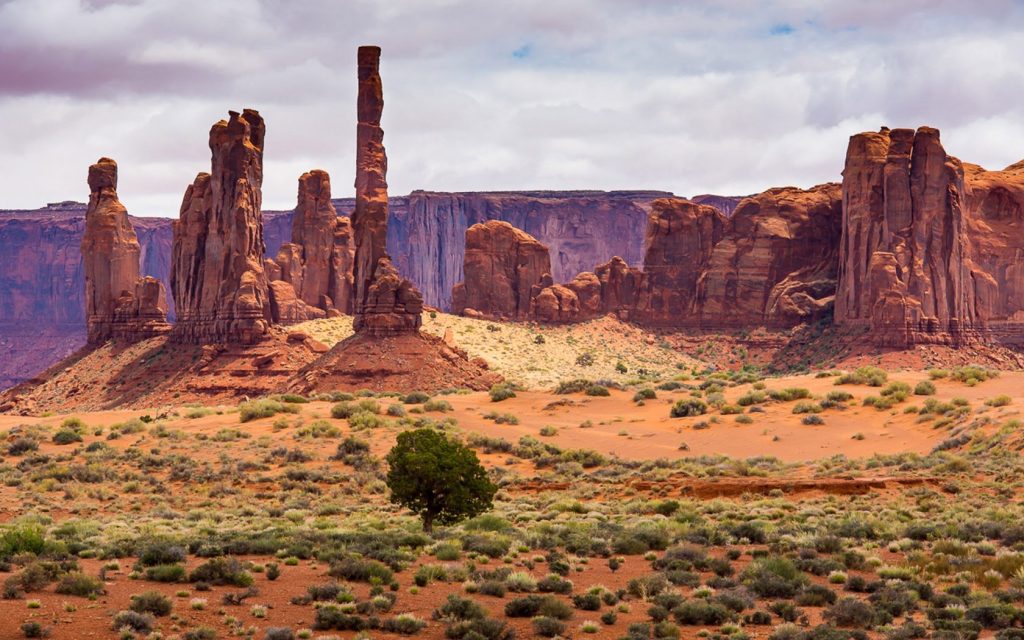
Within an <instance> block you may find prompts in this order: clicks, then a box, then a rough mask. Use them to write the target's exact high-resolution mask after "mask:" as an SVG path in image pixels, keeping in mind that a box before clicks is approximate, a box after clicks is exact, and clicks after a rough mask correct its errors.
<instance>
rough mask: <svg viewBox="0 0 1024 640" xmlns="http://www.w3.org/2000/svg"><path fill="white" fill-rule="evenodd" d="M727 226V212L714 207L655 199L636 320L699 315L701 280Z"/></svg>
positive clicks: (677, 321) (680, 321)
mask: <svg viewBox="0 0 1024 640" xmlns="http://www.w3.org/2000/svg"><path fill="white" fill-rule="evenodd" d="M725 226H726V218H725V216H723V215H722V213H721V212H719V211H718V210H717V209H715V208H714V207H710V206H707V205H700V204H696V203H693V202H690V201H688V200H681V199H668V198H665V199H661V200H656V201H655V202H654V206H653V208H652V211H651V214H650V217H649V218H648V222H647V237H646V241H645V245H646V247H647V253H646V255H645V256H644V266H643V272H644V276H643V285H642V287H641V291H640V295H639V299H638V302H637V317H636V319H637V320H640V321H642V322H644V323H646V324H650V325H661V326H686V325H689V324H692V323H693V321H694V319H695V318H697V317H699V313H698V305H697V301H698V299H697V283H698V281H699V280H700V279H701V276H702V275H703V273H704V271H705V269H706V268H707V266H708V263H709V262H710V260H711V255H712V252H713V251H714V248H715V245H716V244H718V242H719V241H720V240H721V239H722V235H723V233H724V232H725Z"/></svg>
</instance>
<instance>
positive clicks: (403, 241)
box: [388, 191, 672, 309]
mask: <svg viewBox="0 0 1024 640" xmlns="http://www.w3.org/2000/svg"><path fill="white" fill-rule="evenodd" d="M671 195H672V194H670V193H666V192H660V191H608V192H605V191H531V192H525V191H524V192H479V193H438V192H432V191H414V192H413V193H411V194H409V196H408V197H406V198H395V199H392V209H391V220H390V223H389V225H388V249H389V252H390V253H391V257H392V259H393V260H394V263H395V266H397V267H398V270H399V271H400V272H401V273H402V274H404V275H405V276H406V277H408V278H409V279H410V280H412V281H413V282H415V283H416V285H417V286H418V287H419V288H420V290H421V291H423V297H424V300H425V302H426V303H427V304H430V305H433V306H436V307H438V308H441V309H450V308H451V291H452V287H453V286H454V285H455V284H456V283H458V282H462V280H463V279H464V276H463V271H462V267H463V258H464V256H465V253H464V250H463V246H464V238H465V234H466V229H468V228H469V227H471V226H473V225H474V224H477V223H480V222H486V221H488V220H502V221H504V222H508V223H509V224H511V225H512V226H513V227H515V228H517V229H521V230H522V231H525V232H526V233H528V234H530V235H531V236H533V237H534V238H536V239H537V240H538V241H539V242H541V243H543V244H544V245H546V246H547V247H548V248H549V250H550V252H551V275H552V277H553V278H554V279H555V281H558V282H563V281H566V280H569V279H571V278H572V277H573V276H575V275H576V274H577V273H580V272H581V271H587V270H590V269H593V267H594V265H596V264H598V263H601V262H604V261H606V260H608V259H610V258H611V257H612V256H620V257H622V258H623V259H624V260H626V262H628V263H629V264H631V265H634V266H638V265H640V263H641V262H642V261H643V257H644V229H645V227H646V221H647V214H648V212H649V211H650V207H651V202H653V201H654V200H656V199H658V198H664V197H668V196H671Z"/></svg>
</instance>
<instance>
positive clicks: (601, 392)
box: [585, 384, 611, 396]
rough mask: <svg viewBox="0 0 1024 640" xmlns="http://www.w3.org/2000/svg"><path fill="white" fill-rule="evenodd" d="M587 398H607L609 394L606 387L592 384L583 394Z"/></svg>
mask: <svg viewBox="0 0 1024 640" xmlns="http://www.w3.org/2000/svg"><path fill="white" fill-rule="evenodd" d="M585 393H586V394H587V395H588V396H608V395H611V393H610V392H609V391H608V387H602V386H601V385H599V384H592V385H590V386H589V387H587V390H586V392H585Z"/></svg>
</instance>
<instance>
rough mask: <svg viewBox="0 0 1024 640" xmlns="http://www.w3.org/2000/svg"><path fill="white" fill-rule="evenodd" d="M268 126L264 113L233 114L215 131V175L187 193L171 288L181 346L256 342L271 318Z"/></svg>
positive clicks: (204, 176) (176, 227)
mask: <svg viewBox="0 0 1024 640" xmlns="http://www.w3.org/2000/svg"><path fill="white" fill-rule="evenodd" d="M264 134H265V126H264V123H263V118H261V117H260V115H259V113H258V112H256V111H254V110H252V109H246V110H245V111H244V112H243V113H241V114H239V113H238V112H235V111H232V112H230V119H229V120H228V121H224V120H221V121H220V122H218V123H216V124H215V125H213V128H212V129H211V130H210V151H211V152H212V155H213V159H212V170H211V173H200V174H199V175H198V176H197V177H196V179H195V182H193V183H192V184H191V185H190V186H189V187H188V190H187V191H186V192H185V198H184V200H183V201H182V205H181V213H180V217H179V220H178V221H177V222H175V224H174V246H173V250H172V253H173V260H172V270H171V289H172V291H173V292H174V302H175V309H176V311H177V322H176V323H175V325H174V331H173V334H172V337H173V338H174V339H175V340H177V341H181V342H190V343H195V344H201V343H218V342H238V343H243V344H251V343H254V342H257V341H259V340H261V339H262V338H264V337H265V336H266V334H267V330H268V328H269V324H270V320H271V310H270V300H269V292H268V283H267V278H266V275H265V273H264V271H263V219H262V215H261V209H260V203H261V201H262V193H261V186H262V183H263V139H264Z"/></svg>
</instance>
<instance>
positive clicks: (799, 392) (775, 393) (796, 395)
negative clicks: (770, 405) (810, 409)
mask: <svg viewBox="0 0 1024 640" xmlns="http://www.w3.org/2000/svg"><path fill="white" fill-rule="evenodd" d="M768 397H770V398H771V399H772V400H776V401H779V402H791V401H793V400H802V399H804V398H810V397H811V392H810V391H809V390H807V389H804V388H802V387H788V388H786V389H772V390H771V391H769V392H768Z"/></svg>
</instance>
